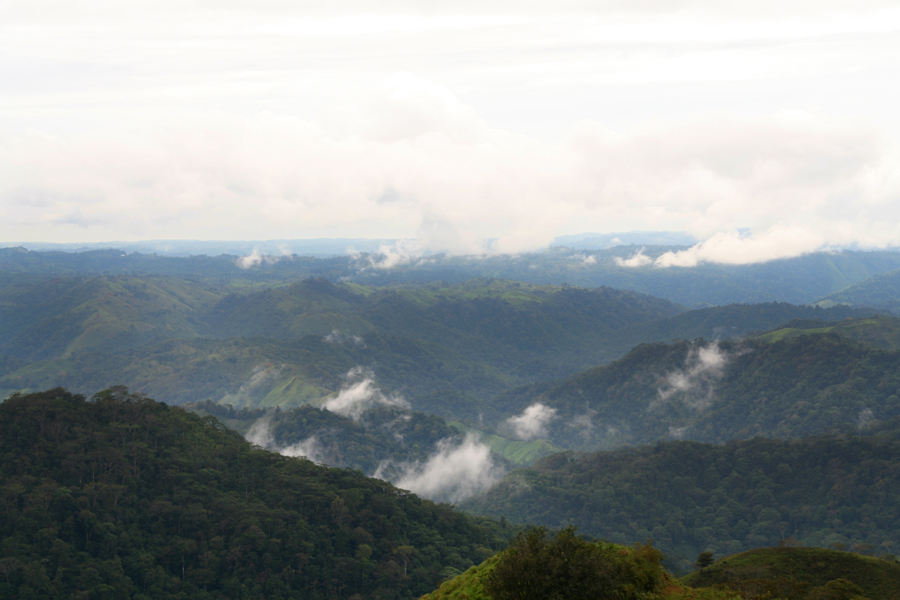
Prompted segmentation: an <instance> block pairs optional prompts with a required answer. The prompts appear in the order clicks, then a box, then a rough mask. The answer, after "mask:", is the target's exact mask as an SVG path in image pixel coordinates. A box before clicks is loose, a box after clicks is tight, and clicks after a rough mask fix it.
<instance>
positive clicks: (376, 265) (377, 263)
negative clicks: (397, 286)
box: [356, 240, 425, 269]
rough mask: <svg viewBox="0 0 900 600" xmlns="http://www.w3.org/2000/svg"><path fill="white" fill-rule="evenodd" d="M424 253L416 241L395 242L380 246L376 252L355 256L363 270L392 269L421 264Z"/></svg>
mask: <svg viewBox="0 0 900 600" xmlns="http://www.w3.org/2000/svg"><path fill="white" fill-rule="evenodd" d="M424 255H425V251H424V249H423V248H422V245H421V244H420V243H419V241H418V240H397V241H396V242H394V243H393V244H380V245H379V246H378V251H377V252H373V253H372V254H367V255H357V256H356V258H357V261H361V262H362V263H363V265H364V266H363V268H366V267H371V268H373V269H393V268H394V267H399V266H403V265H414V264H418V263H420V262H422V260H423V256H424Z"/></svg>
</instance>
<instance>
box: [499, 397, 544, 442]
mask: <svg viewBox="0 0 900 600" xmlns="http://www.w3.org/2000/svg"><path fill="white" fill-rule="evenodd" d="M555 418H556V409H555V408H550V407H549V406H546V405H544V404H542V403H540V402H537V403H535V404H532V405H531V406H529V407H528V408H526V409H525V410H524V411H522V414H520V415H516V416H513V417H510V418H508V419H507V420H506V425H508V426H509V427H511V428H512V431H513V434H514V435H515V436H516V437H517V438H518V439H520V440H526V441H527V440H533V439H535V438H541V437H546V436H547V426H548V425H549V424H550V421H552V420H553V419H555Z"/></svg>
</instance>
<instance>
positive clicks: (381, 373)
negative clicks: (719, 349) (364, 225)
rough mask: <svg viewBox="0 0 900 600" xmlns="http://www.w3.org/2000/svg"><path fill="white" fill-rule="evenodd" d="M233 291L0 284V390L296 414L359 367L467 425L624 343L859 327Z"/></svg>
mask: <svg viewBox="0 0 900 600" xmlns="http://www.w3.org/2000/svg"><path fill="white" fill-rule="evenodd" d="M13 279H15V278H13ZM233 285H235V282H230V283H228V284H225V287H224V288H223V287H217V286H212V285H207V284H205V283H202V282H199V281H192V280H187V279H178V278H172V277H147V278H137V277H126V276H122V277H100V278H55V279H46V278H39V279H38V280H36V281H34V280H31V279H28V280H27V281H19V280H17V281H15V282H11V283H7V285H3V286H0V323H2V324H3V327H0V394H2V395H6V394H8V393H11V392H12V391H17V390H24V391H29V390H30V391H36V390H40V389H47V388H50V387H54V386H64V387H67V388H69V389H73V390H76V391H79V392H82V393H93V392H94V391H96V390H98V389H103V388H106V387H109V386H111V385H118V384H124V385H128V386H129V387H130V388H131V389H135V390H140V391H142V392H145V393H148V394H150V395H155V396H159V397H166V398H168V399H169V400H170V401H171V402H174V403H183V402H197V401H202V400H207V399H212V400H215V401H221V402H225V403H228V404H233V405H236V406H278V405H290V404H293V405H297V404H302V403H308V402H314V401H316V400H317V399H321V398H324V397H325V396H327V395H329V394H331V393H334V392H337V391H339V390H340V387H341V385H342V378H343V377H344V376H345V375H346V373H347V372H348V371H349V370H350V369H352V368H354V367H356V366H365V367H368V368H370V369H371V370H372V372H373V375H374V376H375V377H376V378H377V381H378V384H379V385H380V386H382V387H383V388H384V389H386V390H387V391H391V392H396V393H399V394H403V395H404V396H407V397H409V399H410V401H411V403H412V404H413V406H414V407H415V408H417V409H418V410H423V411H426V412H436V413H437V414H442V415H443V416H446V417H455V418H462V419H464V420H467V421H468V422H470V424H473V423H474V422H475V421H477V420H478V416H479V415H483V417H484V418H487V419H488V420H489V421H491V420H498V419H500V418H501V417H503V418H505V417H506V416H509V415H500V414H496V411H494V409H493V405H492V403H488V402H485V401H486V400H489V399H490V398H492V397H493V396H495V395H496V394H498V393H500V392H502V391H504V390H508V389H510V388H512V387H515V386H516V385H521V384H524V383H529V382H533V381H540V380H552V379H559V378H562V377H565V376H567V375H570V374H572V373H575V372H577V371H579V370H581V369H585V368H588V367H591V366H594V365H597V364H602V363H606V362H608V361H610V360H614V359H617V358H620V357H621V356H623V355H624V354H625V353H627V352H628V351H629V350H630V349H631V348H632V347H633V346H634V345H636V344H638V343H642V342H652V341H670V340H671V339H672V338H681V339H695V338H697V337H703V336H706V337H709V338H720V337H726V338H727V337H736V336H745V335H748V334H750V333H753V332H759V331H764V330H769V329H772V328H775V327H777V326H779V325H781V324H783V323H785V322H786V321H789V320H791V319H798V318H802V319H825V320H830V321H834V320H840V319H844V318H846V317H848V316H867V315H868V313H867V312H865V311H862V312H861V311H858V310H854V309H849V308H846V307H836V308H833V309H828V310H825V309H821V308H812V307H800V306H793V305H789V304H775V303H772V304H764V305H733V306H724V307H714V308H708V309H701V310H697V311H688V312H684V311H683V309H681V308H679V307H677V306H675V305H673V304H672V303H670V302H666V301H663V300H659V299H655V298H651V297H648V296H642V295H639V294H634V293H631V292H620V291H616V290H611V289H608V288H600V289H597V290H585V289H577V288H572V287H565V286H558V287H552V286H530V285H526V284H522V283H518V282H509V281H497V280H476V281H471V282H468V283H465V284H459V285H453V286H449V285H443V284H428V285H417V286H399V287H391V288H384V289H382V288H371V287H362V286H358V285H353V284H350V283H342V284H338V285H335V284H332V283H329V282H328V281H325V280H323V279H309V280H304V281H301V282H295V283H292V284H290V285H287V286H285V287H283V288H270V289H265V290H255V288H252V287H251V288H250V289H243V290H240V291H236V290H234V289H233V288H232V286H233ZM4 355H5V356H4ZM448 391H450V392H456V393H459V394H463V395H464V396H465V397H464V399H463V402H462V403H461V405H460V407H459V410H461V411H462V414H458V415H451V414H450V411H447V410H445V407H446V405H445V404H444V403H443V402H440V401H438V402H432V401H430V399H429V397H430V396H431V395H432V394H440V393H446V392H448ZM442 409H444V411H443V412H438V411H441V410H442ZM492 413H494V414H492Z"/></svg>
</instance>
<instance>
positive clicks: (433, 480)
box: [375, 435, 502, 502]
mask: <svg viewBox="0 0 900 600" xmlns="http://www.w3.org/2000/svg"><path fill="white" fill-rule="evenodd" d="M501 475H502V473H501V472H500V471H499V469H498V468H497V467H496V465H495V464H494V461H493V459H492V458H491V450H490V448H488V447H487V446H486V445H485V444H482V443H481V442H479V441H478V439H477V438H476V437H475V436H473V435H469V436H467V437H466V439H465V440H463V442H462V443H461V444H458V445H454V443H453V442H451V441H449V440H443V441H442V442H440V443H439V444H438V448H437V452H435V453H434V454H433V455H432V456H430V457H429V458H428V460H427V461H426V462H424V463H420V464H411V465H406V467H405V468H404V473H403V475H401V476H400V477H399V478H397V479H395V480H394V481H393V484H394V485H396V486H397V487H399V488H401V489H405V490H409V491H411V492H413V493H415V494H418V495H420V496H423V497H425V498H430V499H432V500H438V501H447V502H458V501H460V500H463V499H465V498H468V497H469V496H472V495H474V494H476V493H478V492H480V491H482V490H485V489H487V488H489V487H490V486H491V485H493V484H494V483H495V482H496V481H497V480H498V479H499V478H500V477H501ZM375 476H376V477H377V476H378V474H376V475H375Z"/></svg>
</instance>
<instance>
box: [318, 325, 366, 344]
mask: <svg viewBox="0 0 900 600" xmlns="http://www.w3.org/2000/svg"><path fill="white" fill-rule="evenodd" d="M322 340H323V341H325V342H328V343H329V344H343V343H345V342H349V343H351V344H353V345H354V346H362V347H363V348H365V347H366V342H365V340H363V339H362V337H360V336H358V335H350V334H347V333H343V332H341V331H340V330H338V329H332V330H331V333H329V334H328V335H326V336H325V337H323V338H322Z"/></svg>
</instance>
